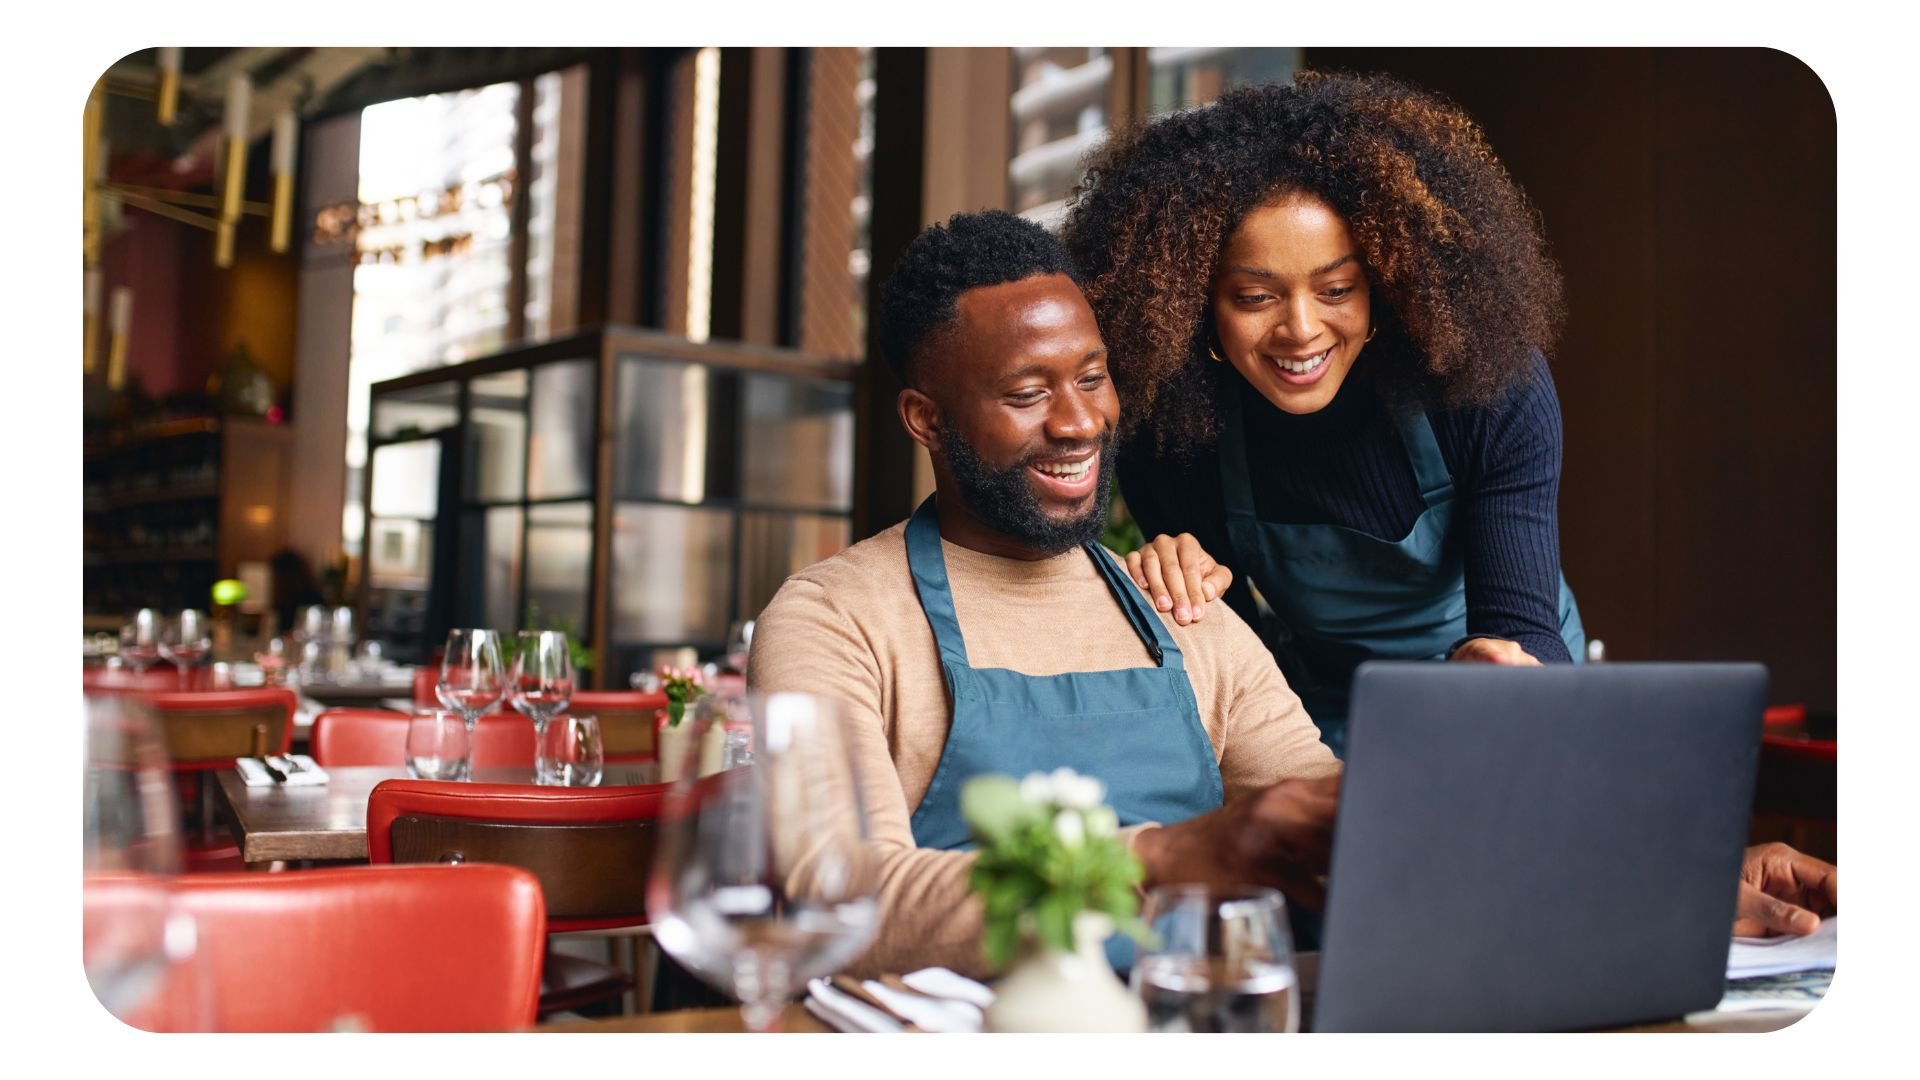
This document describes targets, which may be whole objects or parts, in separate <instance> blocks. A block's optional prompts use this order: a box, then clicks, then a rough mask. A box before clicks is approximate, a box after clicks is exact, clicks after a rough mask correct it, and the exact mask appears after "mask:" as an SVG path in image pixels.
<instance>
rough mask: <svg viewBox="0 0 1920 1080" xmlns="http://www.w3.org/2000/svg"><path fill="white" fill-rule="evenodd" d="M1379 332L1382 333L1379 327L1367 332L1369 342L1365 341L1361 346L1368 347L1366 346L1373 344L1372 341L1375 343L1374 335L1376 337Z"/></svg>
mask: <svg viewBox="0 0 1920 1080" xmlns="http://www.w3.org/2000/svg"><path fill="white" fill-rule="evenodd" d="M1379 332H1380V328H1379V327H1378V326H1375V327H1374V328H1373V329H1371V330H1368V331H1367V340H1366V341H1363V342H1361V343H1360V344H1362V345H1366V344H1368V343H1370V342H1372V341H1373V335H1375V334H1377V333H1379Z"/></svg>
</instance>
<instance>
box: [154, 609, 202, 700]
mask: <svg viewBox="0 0 1920 1080" xmlns="http://www.w3.org/2000/svg"><path fill="white" fill-rule="evenodd" d="M211 651H213V633H212V630H211V629H210V628H209V627H208V625H207V617H206V616H205V615H203V614H201V613H200V612H198V611H195V610H193V609H192V608H188V609H187V610H185V611H182V612H181V613H180V614H178V615H175V616H174V617H173V618H171V619H168V620H167V625H166V628H165V629H164V630H162V631H161V633H160V655H161V656H162V657H163V658H165V659H166V660H167V661H168V662H169V663H171V664H172V665H173V666H174V667H176V668H178V669H179V671H180V689H182V690H185V689H186V688H187V672H188V671H190V670H192V668H193V665H195V664H197V663H199V662H200V661H201V659H203V658H204V657H205V656H206V655H207V653H209V652H211Z"/></svg>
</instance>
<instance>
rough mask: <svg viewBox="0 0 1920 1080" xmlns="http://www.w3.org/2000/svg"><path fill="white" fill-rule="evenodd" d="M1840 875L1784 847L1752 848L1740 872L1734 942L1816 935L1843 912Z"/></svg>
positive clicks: (1831, 868) (1734, 918)
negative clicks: (1823, 922) (1831, 917)
mask: <svg viewBox="0 0 1920 1080" xmlns="http://www.w3.org/2000/svg"><path fill="white" fill-rule="evenodd" d="M1839 886H1840V870H1839V868H1838V867H1836V866H1834V865H1833V864H1832V863H1829V862H1822V861H1821V860H1819V859H1816V858H1814V857H1813V856H1811V855H1803V854H1801V853H1800V852H1798V851H1795V850H1794V849H1792V848H1790V847H1788V846H1787V845H1785V844H1780V843H1773V844H1759V845H1756V846H1754V847H1750V848H1748V849H1747V858H1746V862H1745V863H1744V864H1743V865H1742V866H1741V867H1740V900H1739V903H1738V904H1737V905H1736V906H1735V908H1734V916H1733V936H1734V937H1771V936H1773V935H1776V934H1811V933H1813V932H1814V931H1815V930H1818V929H1819V928H1820V920H1821V918H1823V917H1825V916H1828V915H1835V914H1838V913H1839V910H1840V893H1839Z"/></svg>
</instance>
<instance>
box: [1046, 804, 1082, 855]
mask: <svg viewBox="0 0 1920 1080" xmlns="http://www.w3.org/2000/svg"><path fill="white" fill-rule="evenodd" d="M1053 834H1054V835H1055V836H1058V837H1059V838H1060V842H1061V843H1063V844H1065V845H1067V846H1068V847H1070V848H1077V847H1079V846H1080V845H1081V843H1083V842H1084V841H1085V840H1086V838H1087V829H1086V825H1085V824H1084V823H1083V822H1081V820H1080V814H1079V812H1078V811H1074V810H1062V811H1060V812H1059V813H1057V814H1055V815H1053Z"/></svg>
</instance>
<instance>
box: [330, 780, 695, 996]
mask: <svg viewBox="0 0 1920 1080" xmlns="http://www.w3.org/2000/svg"><path fill="white" fill-rule="evenodd" d="M671 786H672V785H669V784H648V785H643V786H635V787H611V788H561V787H534V786H531V785H518V784H470V783H446V782H441V781H432V780H387V781H383V782H382V783H381V784H379V785H378V786H376V787H375V788H374V789H373V793H372V795H370V796H369V797H368V799H367V852H368V859H369V861H370V862H372V863H374V864H375V865H379V864H382V863H415V862H498V863H506V864H508V865H512V866H519V867H523V868H525V869H527V870H529V871H531V872H532V873H533V874H534V876H536V877H538V878H539V879H540V885H541V888H542V889H543V890H544V891H545V894H546V898H547V928H548V929H549V930H551V931H553V932H555V933H564V932H569V931H580V930H606V929H613V928H619V927H634V926H644V925H646V922H647V913H646V902H645V898H646V883H647V874H648V870H649V868H650V867H651V866H652V864H653V847H654V842H655V839H656V836H657V830H656V824H657V822H658V819H659V817H660V811H661V807H662V805H663V804H664V802H665V800H666V794H667V791H668V789H669V788H670V787H671ZM633 986H634V981H633V978H632V977H631V976H630V975H628V974H627V973H626V972H624V971H622V970H620V969H619V968H616V967H611V966H609V965H605V964H598V963H594V962H593V961H589V960H584V959H581V958H579V957H574V956H568V955H566V954H564V953H555V952H552V951H551V950H550V951H549V952H548V954H547V963H546V967H545V971H544V974H543V976H542V980H541V996H540V1011H541V1012H542V1013H543V1014H544V1013H549V1012H554V1011H557V1010H560V1009H570V1008H574V1007H576V1006H579V1005H584V1004H587V1003H589V1002H594V1001H600V1000H604V999H607V998H612V997H617V996H619V995H622V994H624V993H625V992H626V991H627V990H629V989H632V988H633Z"/></svg>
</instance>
